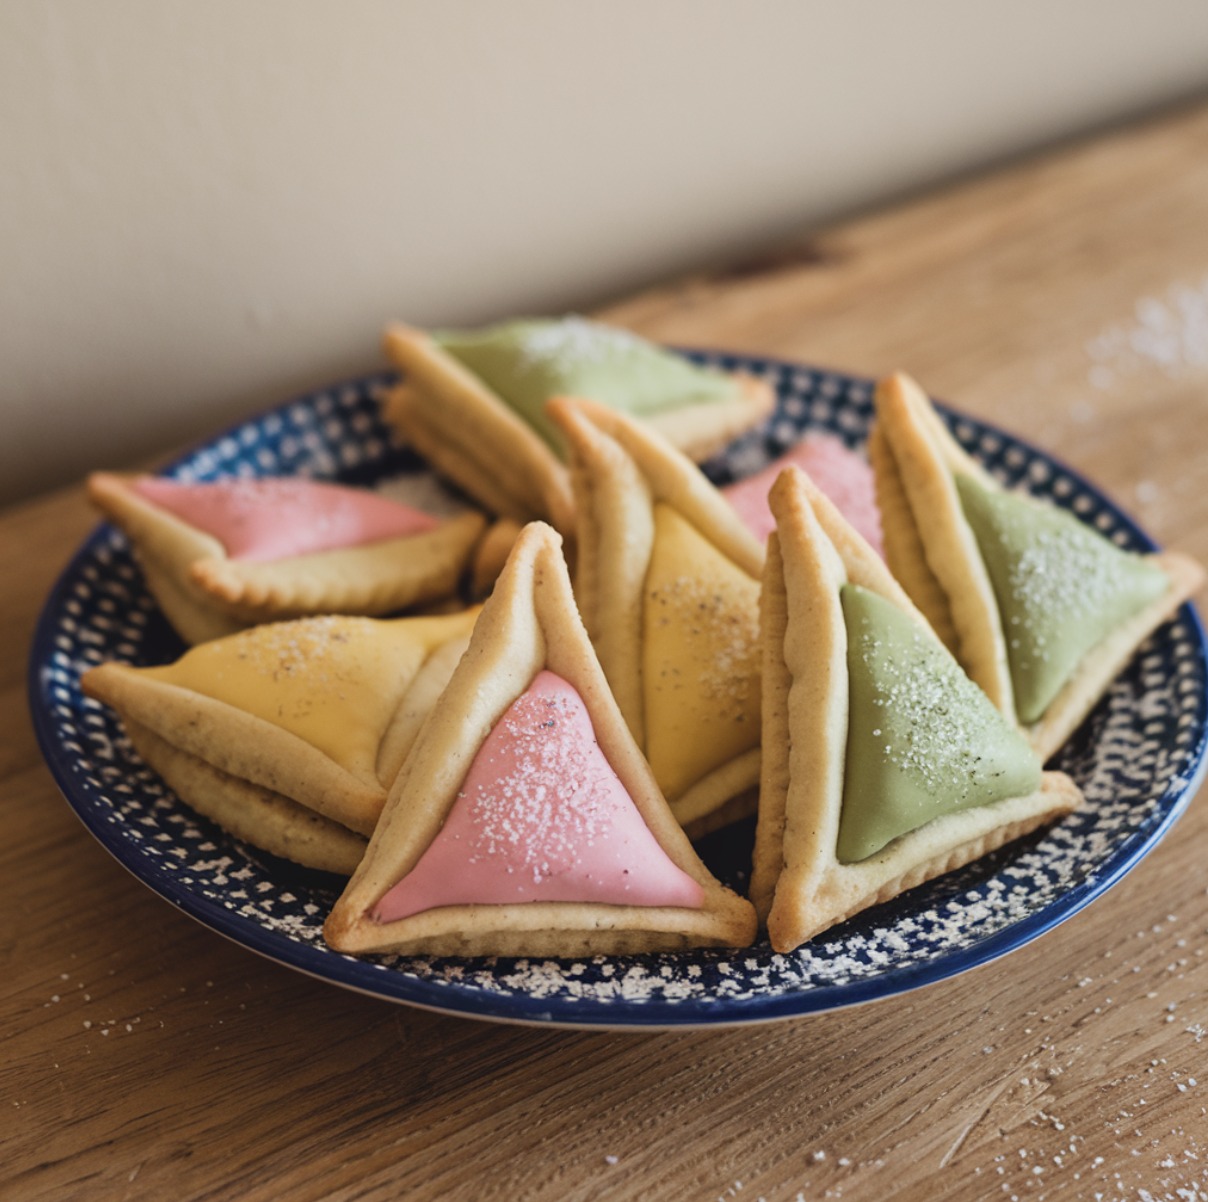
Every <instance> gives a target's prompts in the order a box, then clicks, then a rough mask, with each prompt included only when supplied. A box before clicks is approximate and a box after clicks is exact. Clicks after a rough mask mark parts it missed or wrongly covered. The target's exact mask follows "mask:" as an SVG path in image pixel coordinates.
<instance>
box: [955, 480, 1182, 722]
mask: <svg viewBox="0 0 1208 1202" xmlns="http://www.w3.org/2000/svg"><path fill="white" fill-rule="evenodd" d="M956 486H957V490H958V492H959V493H960V499H961V507H962V509H963V510H964V513H965V518H966V519H967V521H968V522H969V525H970V527H971V528H972V530H973V534H974V536H975V537H976V539H977V543H978V546H979V547H980V548H981V553H982V558H983V559H984V560H985V564H986V570H987V572H989V574H990V582H991V584H992V585H993V587H994V595H995V597H996V598H997V600H998V609H999V613H1000V615H1001V618H1002V627H1003V635H1004V637H1005V638H1006V641H1007V659H1008V662H1009V663H1010V666H1011V683H1012V685H1013V686H1014V689H1015V710H1016V713H1017V714H1018V715H1019V720H1020V721H1021V722H1023V723H1030V722H1036V721H1038V720H1039V719H1040V718H1041V717H1042V716H1043V715H1044V712H1045V710H1046V709H1048V707H1049V704H1050V703H1051V702H1052V700H1053V698H1054V697H1056V696H1057V694H1058V692H1060V690H1061V687H1062V686H1063V685H1064V684H1065V682H1066V681H1067V680H1069V678H1070V676H1071V675H1073V673H1074V670H1075V669H1076V668H1077V667H1078V665H1079V663H1081V662H1082V659H1083V657H1084V656H1085V655H1086V654H1087V652H1088V651H1090V650H1091V648H1092V647H1094V646H1095V644H1096V643H1098V642H1100V641H1101V640H1102V639H1104V638H1106V637H1107V635H1109V634H1110V633H1111V632H1112V631H1113V630H1114V629H1115V628H1116V627H1117V626H1118V625H1120V623H1121V622H1124V621H1126V620H1127V619H1128V618H1130V617H1132V615H1133V614H1135V613H1137V612H1138V611H1139V610H1141V609H1143V608H1144V607H1145V606H1146V605H1148V604H1149V603H1150V602H1151V601H1153V600H1155V599H1156V598H1157V597H1160V596H1161V595H1162V593H1163V592H1165V590H1166V589H1167V587H1168V585H1169V582H1168V581H1167V579H1166V576H1165V574H1164V573H1163V572H1162V571H1161V569H1160V568H1157V567H1155V566H1154V565H1153V564H1152V563H1149V562H1147V561H1146V560H1145V559H1143V558H1142V557H1141V556H1139V555H1134V554H1132V553H1130V552H1128V551H1122V550H1120V548H1119V547H1117V546H1114V545H1113V544H1112V543H1111V542H1110V541H1109V540H1108V539H1106V538H1104V537H1103V536H1102V535H1101V534H1099V533H1098V532H1097V531H1095V530H1092V529H1091V528H1090V527H1089V526H1085V525H1083V523H1082V522H1080V521H1079V520H1078V519H1077V518H1076V517H1074V515H1073V514H1071V513H1068V512H1067V511H1065V510H1063V509H1057V508H1055V507H1054V506H1051V505H1044V504H1041V503H1040V502H1038V501H1035V500H1033V499H1032V498H1030V497H1024V496H1020V495H1018V494H1016V493H1009V492H1001V491H999V490H998V489H993V488H987V487H986V486H985V485H984V484H982V483H980V482H979V481H977V480H975V479H974V478H973V477H971V476H965V475H959V474H958V475H957V477H956Z"/></svg>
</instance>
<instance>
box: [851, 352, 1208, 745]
mask: <svg viewBox="0 0 1208 1202" xmlns="http://www.w3.org/2000/svg"><path fill="white" fill-rule="evenodd" d="M876 404H877V423H876V426H875V427H874V430H873V434H872V438H871V441H870V445H869V451H870V457H871V459H872V462H873V467H874V470H875V473H876V481H877V495H878V501H879V503H880V506H881V510H882V520H883V523H884V528H885V545H886V554H887V558H888V561H889V565H890V567H891V568H892V569H893V571H894V574H895V575H896V576H897V577H898V579H899V580H900V581H901V582H902V584H903V586H904V587H905V588H906V590H907V592H909V593H910V595H911V596H912V597H913V598H914V600H915V602H916V604H918V606H919V608H920V609H922V610H923V612H924V613H925V614H926V615H927V617H928V619H929V620H930V621H931V623H932V625H933V626H934V628H935V630H936V632H937V633H938V634H939V635H940V637H941V638H942V639H943V640H944V642H945V644H946V645H947V646H948V648H949V649H950V650H951V651H952V652H953V654H954V655H956V657H957V658H958V659H959V660H960V662H961V664H962V666H963V667H964V668H965V670H966V671H967V672H968V673H969V675H970V676H971V677H972V678H973V679H974V680H975V681H976V682H977V683H978V684H979V685H981V686H982V688H983V689H985V691H986V693H987V695H988V696H989V697H990V698H991V700H992V701H993V702H994V703H995V705H997V706H998V707H999V708H1000V709H1001V710H1002V711H1003V713H1005V714H1008V715H1010V716H1011V717H1012V718H1014V719H1015V720H1016V721H1018V723H1019V724H1020V726H1021V727H1022V728H1023V729H1024V731H1025V732H1026V733H1027V735H1028V738H1029V739H1030V740H1031V742H1032V744H1033V746H1034V747H1035V748H1036V750H1037V752H1038V753H1039V754H1040V756H1041V757H1042V758H1044V759H1047V758H1048V757H1049V756H1050V755H1052V754H1053V752H1055V751H1056V750H1057V749H1058V748H1059V747H1060V746H1061V745H1062V744H1063V743H1064V742H1065V740H1066V739H1067V738H1068V737H1069V736H1070V735H1071V734H1072V733H1073V732H1074V730H1075V729H1076V728H1077V726H1078V724H1079V723H1080V722H1081V721H1082V720H1083V718H1085V717H1086V715H1087V713H1088V712H1089V711H1090V710H1091V708H1092V707H1093V706H1094V704H1095V703H1096V702H1097V701H1098V699H1099V698H1100V697H1101V696H1102V694H1103V693H1104V691H1105V690H1106V689H1107V687H1108V685H1109V684H1110V683H1111V681H1112V680H1113V678H1114V677H1115V676H1116V675H1117V674H1118V673H1119V672H1120V670H1121V669H1122V668H1123V667H1124V666H1125V664H1126V663H1127V662H1128V660H1129V659H1130V658H1131V657H1132V654H1133V652H1134V651H1135V650H1136V648H1137V647H1138V646H1139V645H1140V643H1141V642H1142V641H1143V640H1144V639H1145V637H1146V636H1147V635H1149V634H1150V633H1151V632H1152V631H1153V630H1154V629H1155V628H1156V627H1157V626H1159V625H1160V624H1161V623H1162V622H1164V621H1165V620H1166V619H1167V618H1169V617H1170V616H1171V615H1172V614H1173V613H1174V611H1175V610H1176V609H1177V608H1178V607H1179V605H1181V604H1182V603H1183V602H1184V601H1185V600H1187V598H1188V597H1189V596H1190V595H1191V594H1192V593H1193V592H1194V591H1195V590H1196V589H1197V588H1198V587H1199V585H1200V584H1201V583H1202V581H1203V575H1204V574H1203V571H1202V569H1201V568H1200V567H1199V565H1197V564H1196V563H1194V562H1193V561H1192V560H1190V559H1188V558H1187V557H1186V556H1183V555H1179V554H1176V553H1172V552H1163V553H1161V554H1157V555H1137V554H1133V553H1131V552H1127V551H1123V550H1121V549H1120V548H1118V547H1117V546H1115V544H1114V543H1112V542H1111V541H1110V540H1109V539H1107V538H1105V537H1104V536H1103V535H1101V534H1099V533H1098V532H1097V531H1096V530H1094V529H1093V528H1092V527H1090V526H1088V525H1086V524H1084V523H1082V522H1080V521H1079V520H1078V519H1077V518H1076V517H1075V516H1074V515H1073V514H1071V513H1069V512H1067V511H1065V510H1063V509H1059V508H1057V507H1056V506H1052V505H1047V504H1045V503H1044V502H1041V501H1038V500H1036V499H1034V498H1032V497H1029V496H1026V495H1024V494H1023V493H1018V492H1011V491H1008V490H1006V489H1004V488H1003V487H1002V486H1001V485H999V484H998V482H997V481H996V480H994V479H993V477H992V476H990V475H989V473H988V472H986V471H985V470H984V469H983V468H981V467H980V466H979V465H978V464H977V463H975V462H974V461H973V460H972V459H971V458H970V457H969V456H968V455H966V454H965V453H964V452H963V451H962V450H961V449H960V447H959V446H958V445H957V444H956V442H955V440H954V439H953V438H952V436H951V435H950V434H949V433H948V430H947V428H946V427H945V426H944V423H943V422H942V421H941V420H940V418H939V415H938V414H937V413H936V412H935V409H934V408H933V406H932V404H931V402H930V400H929V399H928V398H927V396H926V395H925V394H924V393H923V391H922V390H921V389H920V388H919V387H918V385H917V384H915V383H914V381H912V380H910V379H909V378H908V377H906V376H903V375H895V376H891V377H890V378H889V379H887V380H884V381H882V382H881V383H880V384H879V385H878V387H877V393H876Z"/></svg>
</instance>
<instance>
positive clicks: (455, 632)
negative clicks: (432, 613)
mask: <svg viewBox="0 0 1208 1202" xmlns="http://www.w3.org/2000/svg"><path fill="white" fill-rule="evenodd" d="M475 616H476V611H467V612H466V613H464V614H453V615H442V616H439V617H432V618H397V619H394V620H391V621H381V620H375V619H372V618H351V617H321V618H302V619H300V620H298V621H294V622H277V623H273V624H272V625H268V626H256V627H253V628H252V629H250V630H244V631H241V632H240V633H238V634H234V635H231V636H229V637H228V638H223V639H216V640H214V641H213V642H210V643H202V644H201V645H200V646H197V647H194V648H193V649H192V650H191V651H188V652H186V653H185V655H183V656H182V657H181V658H180V659H179V660H177V661H176V663H174V664H168V665H166V666H165V667H162V668H148V669H146V670H145V675H147V676H148V677H150V678H151V679H153V680H162V681H165V682H166V683H168V684H173V685H177V686H179V687H181V688H185V689H191V690H192V691H194V692H196V693H200V694H202V695H203V696H206V697H212V698H213V699H214V700H215V701H222V702H225V703H226V704H227V705H230V706H232V707H234V708H235V709H239V710H243V711H245V712H246V713H249V714H252V715H254V716H255V717H257V718H263V719H264V720H265V721H266V722H271V723H273V725H275V726H279V727H281V728H282V729H283V730H287V731H289V732H290V733H291V734H294V735H297V736H298V738H300V739H303V740H305V741H306V742H307V743H310V744H311V745H312V746H314V747H316V748H318V749H319V750H320V751H322V752H325V753H326V754H327V755H328V756H330V757H331V758H332V759H333V760H334V761H335V762H336V763H337V764H339V765H340V766H341V767H343V768H346V769H348V770H349V771H350V772H353V773H354V774H356V775H358V776H369V777H372V775H373V772H374V765H375V763H376V759H377V752H378V747H379V745H380V744H381V741H382V736H383V734H384V733H385V730H386V726H387V724H388V723H389V721H390V719H391V718H392V717H393V715H394V713H395V710H396V709H397V708H398V706H399V703H400V702H401V701H402V699H403V696H404V694H405V693H406V691H407V688H408V687H409V685H410V684H411V681H412V679H413V678H414V676H415V674H416V672H418V671H419V669H420V667H421V666H422V665H423V662H424V660H425V659H427V657H428V654H429V652H430V651H431V650H432V649H434V648H435V647H437V646H439V645H441V644H442V643H445V642H447V641H448V640H449V639H452V638H457V637H459V636H460V635H462V634H465V633H466V632H468V631H469V630H470V629H471V627H472V626H473V624H474V618H475Z"/></svg>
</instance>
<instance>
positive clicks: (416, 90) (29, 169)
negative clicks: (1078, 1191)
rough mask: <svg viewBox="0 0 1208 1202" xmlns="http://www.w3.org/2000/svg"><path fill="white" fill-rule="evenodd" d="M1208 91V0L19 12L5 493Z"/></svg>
mask: <svg viewBox="0 0 1208 1202" xmlns="http://www.w3.org/2000/svg"><path fill="white" fill-rule="evenodd" d="M1205 85H1208V3H1205V0H1013V2H1012V3H1002V2H1001V0H996V2H995V3H982V2H980V0H911V2H910V3H905V2H898V0H879V2H877V3H872V2H866V3H860V2H847V3H843V2H834V3H822V2H821V0H817V2H808V0H795V2H791V3H790V2H786V0H725V2H723V0H508V2H492V0H455V2H450V0H444V2H439V0H425V2H420V0H359V2H357V0H344V2H337V0H203V2H200V3H198V2H197V0H190V2H189V3H184V2H181V0H108V2H104V0H74V2H65V0H63V2H51V3H43V2H37V0H8V2H7V3H5V4H3V5H0V95H2V96H3V126H2V129H3V137H2V138H0V172H2V178H3V185H2V186H0V264H2V265H3V266H2V270H0V353H2V357H3V358H2V361H3V378H2V380H0V404H2V405H3V414H4V418H5V426H4V430H5V432H4V435H3V436H2V437H0V500H5V499H11V498H13V497H16V496H20V495H23V494H25V493H29V492H32V491H35V490H37V489H39V488H42V487H48V486H50V485H52V484H56V483H59V482H61V481H64V480H67V479H71V478H73V477H75V476H77V475H79V474H80V473H81V472H83V471H84V470H86V469H87V468H89V467H92V466H101V465H104V466H120V465H123V464H126V463H129V462H130V461H131V460H133V459H135V458H136V457H138V456H141V455H144V454H147V453H149V452H152V451H155V450H158V449H162V448H165V447H168V446H170V445H172V444H173V443H174V442H179V441H180V440H183V439H189V438H193V437H196V436H198V435H200V434H203V433H206V432H207V431H209V430H211V429H213V428H214V427H215V426H217V425H218V424H220V423H222V422H225V421H226V420H228V419H230V418H232V417H234V416H236V415H238V414H240V413H243V412H246V411H248V410H249V409H251V408H253V407H256V406H260V405H263V404H267V403H269V402H271V401H273V400H276V399H278V398H281V397H283V396H285V395H288V394H289V393H290V392H291V391H294V390H299V389H301V388H304V387H308V386H311V385H317V384H320V383H323V382H326V381H327V380H329V379H331V378H334V377H337V376H339V375H342V374H346V373H353V372H359V371H363V370H366V369H368V368H372V367H375V366H377V365H378V352H377V334H378V330H379V328H380V327H381V325H382V323H383V322H384V321H385V320H386V319H387V318H390V317H394V316H398V317H405V318H407V319H410V320H412V321H415V322H418V323H425V324H426V323H456V322H471V321H477V320H479V319H484V318H490V317H494V316H501V315H504V314H507V313H511V312H515V311H521V310H525V311H540V310H545V311H553V310H558V309H562V308H570V307H584V306H587V305H589V304H592V303H593V302H599V301H601V300H604V299H606V298H608V297H610V296H612V295H615V294H617V293H619V292H621V291H624V290H628V289H633V288H635V287H638V286H640V285H641V284H643V283H645V282H650V281H653V280H656V279H658V278H660V277H663V276H665V275H667V274H669V273H675V272H679V271H682V270H684V269H687V268H689V267H692V266H696V265H700V264H705V263H709V262H713V261H718V260H723V259H725V258H727V257H731V256H734V255H736V254H741V253H745V252H747V251H750V250H752V249H754V248H757V247H759V246H762V245H764V244H766V243H767V242H768V241H770V240H775V239H777V238H780V237H782V236H784V235H785V234H787V233H790V232H793V231H795V230H797V229H799V228H800V227H802V226H803V225H805V224H807V223H810V222H815V221H819V220H822V219H826V218H829V217H831V216H833V215H836V214H840V213H842V212H844V211H847V210H849V209H851V208H852V207H854V206H859V205H865V204H868V203H870V202H874V201H875V200H876V199H877V198H879V197H884V196H887V195H890V194H893V193H895V192H898V191H901V190H902V189H905V188H911V187H916V186H919V185H922V184H925V183H926V182H927V181H929V180H934V179H938V178H942V177H944V176H945V175H948V174H951V173H953V172H955V171H959V170H963V169H966V168H968V167H970V166H975V165H979V164H983V163H987V162H992V161H993V160H995V159H996V158H999V157H1001V156H1004V155H1007V154H1011V153H1014V152H1017V151H1019V150H1021V149H1025V148H1027V147H1029V146H1034V145H1038V144H1042V143H1044V142H1047V141H1050V140H1052V139H1054V138H1056V137H1060V136H1063V135H1066V134H1068V133H1071V132H1074V131H1077V130H1079V129H1083V128H1087V127H1088V126H1092V125H1096V124H1100V123H1102V122H1104V121H1107V120H1112V119H1115V118H1117V117H1119V116H1122V115H1126V114H1129V113H1132V112H1136V111H1139V110H1142V109H1144V108H1146V107H1149V106H1152V105H1154V104H1156V103H1160V102H1163V101H1165V100H1167V99H1169V98H1172V97H1178V96H1183V95H1186V94H1188V93H1190V92H1192V91H1194V90H1195V89H1198V88H1201V87H1204V86H1205Z"/></svg>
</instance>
